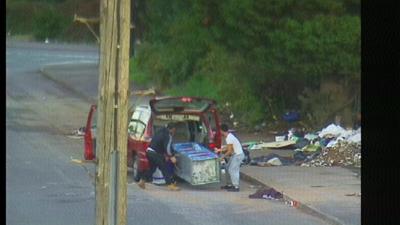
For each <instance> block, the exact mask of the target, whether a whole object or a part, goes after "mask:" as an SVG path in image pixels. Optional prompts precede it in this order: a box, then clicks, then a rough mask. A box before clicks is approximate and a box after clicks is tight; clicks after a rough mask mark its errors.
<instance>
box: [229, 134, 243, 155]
mask: <svg viewBox="0 0 400 225" xmlns="http://www.w3.org/2000/svg"><path fill="white" fill-rule="evenodd" d="M225 141H226V144H228V145H229V144H231V145H233V151H234V154H235V155H237V154H241V153H243V149H242V145H241V144H240V141H239V140H238V139H237V138H236V137H235V135H233V134H231V133H229V134H228V135H227V136H226V139H225Z"/></svg>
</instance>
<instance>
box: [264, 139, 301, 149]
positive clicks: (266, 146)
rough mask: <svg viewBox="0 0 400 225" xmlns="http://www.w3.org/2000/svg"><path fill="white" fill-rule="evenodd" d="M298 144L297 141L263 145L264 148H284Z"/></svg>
mask: <svg viewBox="0 0 400 225" xmlns="http://www.w3.org/2000/svg"><path fill="white" fill-rule="evenodd" d="M294 144H296V141H292V140H289V141H275V142H267V143H263V144H261V147H262V148H283V147H289V146H291V145H294Z"/></svg>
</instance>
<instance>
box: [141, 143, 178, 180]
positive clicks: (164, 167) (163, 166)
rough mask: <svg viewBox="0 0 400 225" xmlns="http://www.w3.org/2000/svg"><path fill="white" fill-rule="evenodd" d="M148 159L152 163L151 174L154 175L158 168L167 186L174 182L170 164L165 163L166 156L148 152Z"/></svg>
mask: <svg viewBox="0 0 400 225" xmlns="http://www.w3.org/2000/svg"><path fill="white" fill-rule="evenodd" d="M146 155H147V158H148V159H149V162H150V170H149V173H150V174H153V173H154V172H155V171H156V169H157V167H158V168H159V169H160V170H161V173H162V174H163V176H164V179H165V183H166V184H167V185H169V184H172V183H173V182H174V180H173V177H172V174H171V172H170V169H169V168H168V164H167V162H166V161H165V157H164V155H161V154H159V153H157V152H155V151H147V153H146Z"/></svg>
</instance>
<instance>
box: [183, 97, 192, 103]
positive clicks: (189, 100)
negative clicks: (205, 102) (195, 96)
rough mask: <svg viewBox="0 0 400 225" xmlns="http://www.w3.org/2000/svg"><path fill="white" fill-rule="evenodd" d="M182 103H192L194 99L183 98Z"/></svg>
mask: <svg viewBox="0 0 400 225" xmlns="http://www.w3.org/2000/svg"><path fill="white" fill-rule="evenodd" d="M181 101H182V102H185V103H191V102H192V101H193V100H192V98H189V97H182V98H181Z"/></svg>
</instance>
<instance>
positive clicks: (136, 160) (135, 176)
mask: <svg viewBox="0 0 400 225" xmlns="http://www.w3.org/2000/svg"><path fill="white" fill-rule="evenodd" d="M132 161H133V165H132V167H133V180H134V181H136V182H138V181H139V180H140V177H139V157H138V155H137V154H134V155H133V158H132Z"/></svg>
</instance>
